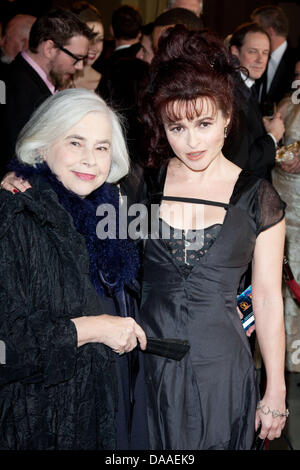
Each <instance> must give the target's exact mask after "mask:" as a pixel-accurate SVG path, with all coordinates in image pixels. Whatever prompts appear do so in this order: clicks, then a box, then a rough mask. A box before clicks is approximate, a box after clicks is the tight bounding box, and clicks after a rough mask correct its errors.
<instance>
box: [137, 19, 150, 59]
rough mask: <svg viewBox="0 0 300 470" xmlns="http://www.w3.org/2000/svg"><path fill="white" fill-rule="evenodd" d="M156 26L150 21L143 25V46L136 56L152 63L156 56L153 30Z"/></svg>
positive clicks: (141, 41)
mask: <svg viewBox="0 0 300 470" xmlns="http://www.w3.org/2000/svg"><path fill="white" fill-rule="evenodd" d="M153 28H154V22H152V23H148V24H146V25H144V26H142V38H141V40H140V43H141V48H140V50H139V51H138V53H137V55H136V57H137V58H138V59H141V60H143V61H144V62H147V64H151V62H152V59H153V57H154V50H153V43H152V32H153Z"/></svg>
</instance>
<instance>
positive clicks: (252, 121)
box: [223, 23, 284, 181]
mask: <svg viewBox="0 0 300 470" xmlns="http://www.w3.org/2000/svg"><path fill="white" fill-rule="evenodd" d="M230 50H231V53H232V54H233V55H234V56H235V57H236V58H237V60H238V62H239V64H240V65H241V67H242V69H241V72H240V76H241V78H240V81H239V82H238V83H237V84H236V93H235V104H236V107H235V108H236V111H235V122H236V126H235V125H233V127H232V130H231V131H230V133H229V135H228V138H227V139H226V141H225V146H224V149H223V151H224V155H225V156H226V157H227V158H228V159H229V160H231V161H232V162H234V163H236V164H237V165H238V166H240V167H241V168H247V169H248V170H250V171H251V172H253V173H254V174H255V175H256V176H260V177H262V178H266V179H268V180H269V181H271V169H272V168H273V166H274V164H275V155H276V146H277V142H279V141H280V139H281V138H282V136H283V133H284V125H283V122H282V119H281V116H280V113H277V114H276V115H275V116H274V118H273V119H265V120H263V118H262V115H261V111H260V109H259V105H258V102H257V99H256V96H255V95H256V88H255V81H256V80H258V79H259V78H260V77H261V76H262V75H263V73H264V71H265V69H266V66H267V63H268V58H269V54H270V38H269V36H268V33H267V32H266V31H265V30H264V29H263V28H261V26H259V25H257V24H256V23H245V24H242V25H240V26H239V27H238V28H236V30H235V31H234V32H233V34H232V36H231V38H230Z"/></svg>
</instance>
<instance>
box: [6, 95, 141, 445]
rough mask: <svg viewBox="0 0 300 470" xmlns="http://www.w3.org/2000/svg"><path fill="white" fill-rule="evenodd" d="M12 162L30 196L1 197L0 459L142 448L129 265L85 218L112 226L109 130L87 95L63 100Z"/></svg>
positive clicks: (116, 154)
mask: <svg viewBox="0 0 300 470" xmlns="http://www.w3.org/2000/svg"><path fill="white" fill-rule="evenodd" d="M16 153H17V156H18V160H19V164H18V165H16V167H15V171H16V172H17V174H19V175H21V176H23V177H24V178H26V179H28V181H29V183H30V184H29V183H26V185H27V187H29V186H31V187H30V189H28V190H27V191H25V192H19V193H18V194H16V195H13V194H12V193H10V192H8V191H5V190H3V189H2V190H1V191H0V219H1V221H0V240H1V242H0V340H1V344H4V345H5V361H2V363H1V364H0V410H1V412H0V428H1V433H0V449H11V450H28V449H36V450H41V449H47V450H53V449H69V450H74V449H114V448H118V449H126V448H127V449H128V448H131V449H132V448H146V447H147V429H146V423H147V421H146V418H145V415H144V411H143V410H145V406H144V402H143V379H142V375H141V372H142V365H141V362H140V360H139V359H140V358H139V356H138V354H141V353H138V352H137V351H136V350H135V351H133V349H134V348H135V347H136V346H137V343H139V345H140V348H141V349H145V347H146V337H145V333H144V331H143V330H142V329H141V327H140V326H139V325H138V324H137V323H136V321H135V320H134V315H135V309H136V307H135V295H137V294H135V291H134V288H135V286H136V279H137V277H138V271H139V256H138V252H137V249H136V247H135V245H134V243H133V242H132V241H130V240H120V239H118V237H117V236H116V237H115V239H109V238H107V239H99V238H98V237H97V235H96V225H97V223H98V222H99V220H101V218H99V217H98V216H96V209H97V207H98V206H99V205H101V204H104V203H105V204H111V205H112V206H113V207H114V208H115V211H116V214H117V215H118V206H119V193H118V188H117V186H116V185H114V184H111V183H116V182H118V181H119V180H120V179H121V178H122V177H123V176H124V175H125V174H126V173H127V172H128V168H129V163H128V161H129V160H128V154H127V150H126V144H125V141H124V137H123V134H122V127H121V125H120V122H119V119H118V117H117V116H116V114H115V113H114V112H113V111H112V110H111V109H110V108H108V107H107V106H106V104H105V103H104V101H103V100H102V99H101V98H100V97H98V96H97V95H96V94H95V93H93V92H91V91H88V90H83V89H72V90H65V91H62V92H60V93H58V94H56V95H53V96H51V97H50V98H48V99H47V100H46V101H45V102H44V103H43V104H42V105H41V106H40V108H38V109H37V110H36V112H35V113H34V114H33V116H32V118H31V119H30V120H29V122H28V123H27V124H26V125H25V127H24V128H23V130H22V131H21V133H20V136H19V138H18V141H17V145H16ZM117 218H118V217H117ZM117 230H118V227H117ZM130 351H132V352H130ZM123 353H129V354H123ZM3 362H4V363H3ZM137 416H138V419H137ZM138 420H139V422H138ZM130 430H131V432H130Z"/></svg>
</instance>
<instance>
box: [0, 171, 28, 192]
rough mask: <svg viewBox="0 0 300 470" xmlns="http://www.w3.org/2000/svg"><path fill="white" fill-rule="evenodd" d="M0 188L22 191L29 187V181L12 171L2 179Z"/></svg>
mask: <svg viewBox="0 0 300 470" xmlns="http://www.w3.org/2000/svg"><path fill="white" fill-rule="evenodd" d="M0 186H1V188H3V189H6V191H10V192H11V193H18V192H21V193H23V192H24V191H26V189H29V188H31V185H30V183H29V182H28V181H27V180H24V179H23V178H21V177H18V176H16V174H15V173H14V172H13V171H12V172H10V173H7V174H6V175H5V176H4V178H3V180H2V181H1V183H0Z"/></svg>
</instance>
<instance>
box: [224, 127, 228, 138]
mask: <svg viewBox="0 0 300 470" xmlns="http://www.w3.org/2000/svg"><path fill="white" fill-rule="evenodd" d="M227 133H228V127H227V126H226V127H224V137H225V139H226V137H227Z"/></svg>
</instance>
